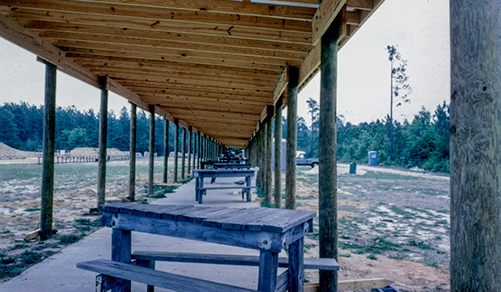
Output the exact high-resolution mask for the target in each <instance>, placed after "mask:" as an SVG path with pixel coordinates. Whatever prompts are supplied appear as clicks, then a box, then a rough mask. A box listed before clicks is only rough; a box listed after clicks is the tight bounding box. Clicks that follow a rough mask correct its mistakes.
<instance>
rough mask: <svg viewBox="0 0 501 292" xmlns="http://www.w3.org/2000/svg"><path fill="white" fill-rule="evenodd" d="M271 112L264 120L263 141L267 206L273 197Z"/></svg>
mask: <svg viewBox="0 0 501 292" xmlns="http://www.w3.org/2000/svg"><path fill="white" fill-rule="evenodd" d="M272 112H273V110H271V113H268V117H267V118H266V132H265V135H266V141H265V147H264V148H265V151H264V154H265V156H266V157H265V163H266V165H265V167H264V168H265V170H266V173H265V188H264V191H265V193H266V202H267V203H268V204H270V205H271V204H272V202H273V200H272V198H273V196H272V192H273V181H272V179H271V177H272V172H273V171H272V170H273V113H272Z"/></svg>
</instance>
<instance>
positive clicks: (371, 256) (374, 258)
mask: <svg viewBox="0 0 501 292" xmlns="http://www.w3.org/2000/svg"><path fill="white" fill-rule="evenodd" d="M367 258H368V259H369V260H373V261H375V260H377V257H376V255H375V254H373V253H371V254H370V255H368V256H367Z"/></svg>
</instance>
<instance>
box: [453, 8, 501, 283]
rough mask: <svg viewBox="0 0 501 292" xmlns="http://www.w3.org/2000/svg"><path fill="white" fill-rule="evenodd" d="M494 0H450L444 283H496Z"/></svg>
mask: <svg viewBox="0 0 501 292" xmlns="http://www.w3.org/2000/svg"><path fill="white" fill-rule="evenodd" d="M500 9H501V7H500V4H499V1H470V0H459V1H451V3H450V15H451V17H450V28H451V114H450V119H451V120H450V123H451V128H450V132H451V151H450V154H451V167H450V169H451V173H450V178H451V180H450V183H451V264H450V269H451V290H452V291H500V290H501V197H500V196H499V193H500V188H501V184H500V182H501V180H500V177H501V168H500V167H501V166H500V164H499V161H500V158H501V152H500V143H501V140H500V137H501V125H500V122H501V121H500V115H499V113H500V110H501V98H500V97H501V96H500V94H501V83H500V68H501V57H500V53H501V44H500V39H499V37H500V35H501V23H500V20H499V16H500Z"/></svg>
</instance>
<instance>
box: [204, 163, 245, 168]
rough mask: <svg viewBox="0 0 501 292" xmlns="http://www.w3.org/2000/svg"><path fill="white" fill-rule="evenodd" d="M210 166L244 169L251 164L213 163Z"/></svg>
mask: <svg viewBox="0 0 501 292" xmlns="http://www.w3.org/2000/svg"><path fill="white" fill-rule="evenodd" d="M212 167H213V168H214V169H244V168H251V167H252V165H251V164H250V163H245V164H242V163H217V162H215V163H213V164H212Z"/></svg>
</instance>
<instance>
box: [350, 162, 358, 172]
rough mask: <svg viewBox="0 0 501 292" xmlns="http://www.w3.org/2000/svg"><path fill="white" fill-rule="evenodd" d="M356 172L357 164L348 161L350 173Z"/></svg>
mask: <svg viewBox="0 0 501 292" xmlns="http://www.w3.org/2000/svg"><path fill="white" fill-rule="evenodd" d="M356 173H357V164H356V163H355V162H352V163H350V174H356Z"/></svg>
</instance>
